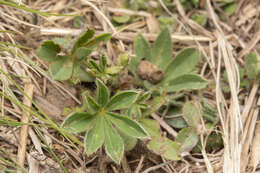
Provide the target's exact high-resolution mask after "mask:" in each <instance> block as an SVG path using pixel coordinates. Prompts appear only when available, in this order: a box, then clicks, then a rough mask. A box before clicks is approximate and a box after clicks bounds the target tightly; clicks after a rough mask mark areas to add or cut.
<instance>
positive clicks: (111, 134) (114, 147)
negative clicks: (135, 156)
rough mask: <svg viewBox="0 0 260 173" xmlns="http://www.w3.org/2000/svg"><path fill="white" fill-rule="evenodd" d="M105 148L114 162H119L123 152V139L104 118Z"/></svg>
mask: <svg viewBox="0 0 260 173" xmlns="http://www.w3.org/2000/svg"><path fill="white" fill-rule="evenodd" d="M105 150H106V153H107V155H109V157H110V158H111V159H112V160H113V161H114V162H116V163H117V164H119V163H120V161H121V159H122V157H123V154H124V141H123V139H122V138H121V137H120V135H119V134H118V132H117V131H116V129H115V128H114V127H113V126H112V124H111V123H110V121H109V120H105Z"/></svg>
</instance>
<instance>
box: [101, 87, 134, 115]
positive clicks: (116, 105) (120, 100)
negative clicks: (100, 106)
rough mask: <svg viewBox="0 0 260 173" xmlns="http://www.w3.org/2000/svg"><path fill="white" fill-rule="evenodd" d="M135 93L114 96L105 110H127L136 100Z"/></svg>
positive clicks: (119, 93) (129, 92)
mask: <svg viewBox="0 0 260 173" xmlns="http://www.w3.org/2000/svg"><path fill="white" fill-rule="evenodd" d="M137 96H138V92H136V91H131V90H129V91H121V92H118V93H117V94H116V95H114V96H113V97H112V98H111V99H110V101H109V103H108V104H107V105H106V110H109V111H113V110H119V109H125V108H128V107H129V106H130V105H131V104H133V103H134V102H135V100H136V99H137Z"/></svg>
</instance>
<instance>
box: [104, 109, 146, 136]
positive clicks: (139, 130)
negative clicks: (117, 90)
mask: <svg viewBox="0 0 260 173" xmlns="http://www.w3.org/2000/svg"><path fill="white" fill-rule="evenodd" d="M107 115H108V116H107V118H108V119H109V120H110V121H111V122H112V123H113V124H114V125H115V126H116V127H117V128H118V129H120V130H121V131H122V132H124V133H126V134H127V135H129V136H132V137H135V138H146V137H147V132H146V131H145V130H144V128H143V127H142V126H141V125H139V124H138V123H137V122H136V121H134V120H131V119H130V118H128V117H126V116H122V115H118V114H115V113H108V114H107Z"/></svg>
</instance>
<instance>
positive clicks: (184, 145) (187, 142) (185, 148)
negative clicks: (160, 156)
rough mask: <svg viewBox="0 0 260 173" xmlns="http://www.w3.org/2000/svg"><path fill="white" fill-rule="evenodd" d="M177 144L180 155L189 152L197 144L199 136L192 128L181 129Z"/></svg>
mask: <svg viewBox="0 0 260 173" xmlns="http://www.w3.org/2000/svg"><path fill="white" fill-rule="evenodd" d="M176 141H177V142H180V143H181V147H180V153H183V152H190V151H191V150H192V149H193V148H194V147H195V146H196V145H197V143H198V141H199V136H198V135H197V133H196V131H195V130H194V129H193V128H190V127H187V128H183V129H182V130H181V131H180V132H179V133H178V136H177V139H176Z"/></svg>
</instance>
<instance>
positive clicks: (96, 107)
mask: <svg viewBox="0 0 260 173" xmlns="http://www.w3.org/2000/svg"><path fill="white" fill-rule="evenodd" d="M87 104H88V107H89V109H91V110H92V111H93V112H98V111H99V109H100V106H99V105H98V103H97V102H96V100H94V98H93V97H91V96H90V95H88V96H87Z"/></svg>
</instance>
